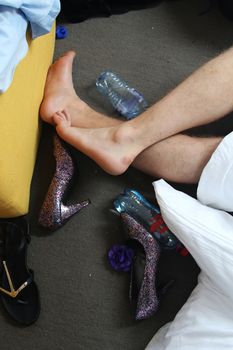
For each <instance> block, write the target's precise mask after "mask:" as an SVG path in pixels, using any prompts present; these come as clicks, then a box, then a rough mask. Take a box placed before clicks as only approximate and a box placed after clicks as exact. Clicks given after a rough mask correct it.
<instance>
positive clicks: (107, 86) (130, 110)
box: [96, 71, 148, 120]
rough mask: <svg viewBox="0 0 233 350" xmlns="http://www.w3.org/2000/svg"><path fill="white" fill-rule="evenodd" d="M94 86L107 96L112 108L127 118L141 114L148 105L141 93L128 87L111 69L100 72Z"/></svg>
mask: <svg viewBox="0 0 233 350" xmlns="http://www.w3.org/2000/svg"><path fill="white" fill-rule="evenodd" d="M96 87H97V90H98V91H99V92H100V93H102V94H103V95H104V96H106V97H107V99H108V100H109V102H110V103H111V104H112V106H113V108H115V109H116V110H117V111H118V112H119V113H120V114H121V115H122V116H124V117H125V118H126V119H128V120H129V119H132V118H134V117H136V116H137V115H139V114H141V113H142V112H144V111H145V109H146V108H147V107H148V104H147V102H146V100H145V98H144V97H143V96H142V94H140V93H139V92H138V91H137V90H135V89H133V88H131V87H129V86H128V85H127V83H126V82H125V81H123V80H121V79H120V78H119V77H118V76H117V75H116V74H114V73H113V72H111V71H105V72H103V73H101V74H100V76H99V77H98V79H97V80H96Z"/></svg>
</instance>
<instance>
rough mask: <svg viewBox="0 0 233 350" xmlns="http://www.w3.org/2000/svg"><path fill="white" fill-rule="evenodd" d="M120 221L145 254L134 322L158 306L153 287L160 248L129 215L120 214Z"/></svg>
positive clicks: (149, 314) (143, 317) (155, 309)
mask: <svg viewBox="0 0 233 350" xmlns="http://www.w3.org/2000/svg"><path fill="white" fill-rule="evenodd" d="M121 219H122V222H123V225H124V228H125V229H126V231H127V234H128V235H129V237H130V238H131V239H134V240H136V241H138V242H139V243H140V244H141V245H142V247H143V249H144V251H145V254H146V264H145V269H144V275H143V281H142V284H141V287H140V290H139V293H138V297H137V307H136V314H135V318H136V320H143V319H146V318H149V317H150V316H152V315H153V314H155V313H156V311H157V310H158V306H159V299H158V296H157V291H156V286H155V285H156V273H157V265H158V260H159V256H160V246H159V244H158V242H157V241H156V240H155V239H154V238H153V237H152V235H151V234H150V233H149V232H148V231H146V229H145V228H144V227H143V226H142V225H141V224H139V223H138V222H137V221H136V220H135V219H133V218H132V217H131V216H130V215H128V214H127V213H121ZM131 288H132V285H131Z"/></svg>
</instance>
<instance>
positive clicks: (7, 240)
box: [0, 219, 40, 326]
mask: <svg viewBox="0 0 233 350" xmlns="http://www.w3.org/2000/svg"><path fill="white" fill-rule="evenodd" d="M0 237H1V265H2V269H1V270H2V271H1V277H0V296H1V300H2V302H3V305H4V307H5V309H6V311H7V312H8V314H9V315H10V316H11V317H12V318H13V319H14V320H15V321H17V322H19V323H21V324H22V325H25V326H28V325H30V324H32V323H34V322H35V321H36V320H37V319H38V317H39V314H40V299H39V292H38V288H37V285H36V283H35V281H34V274H33V271H32V270H31V269H29V268H28V266H27V246H28V244H29V242H30V235H29V233H28V223H27V221H26V220H25V219H21V220H18V221H14V220H12V221H3V222H1V223H0Z"/></svg>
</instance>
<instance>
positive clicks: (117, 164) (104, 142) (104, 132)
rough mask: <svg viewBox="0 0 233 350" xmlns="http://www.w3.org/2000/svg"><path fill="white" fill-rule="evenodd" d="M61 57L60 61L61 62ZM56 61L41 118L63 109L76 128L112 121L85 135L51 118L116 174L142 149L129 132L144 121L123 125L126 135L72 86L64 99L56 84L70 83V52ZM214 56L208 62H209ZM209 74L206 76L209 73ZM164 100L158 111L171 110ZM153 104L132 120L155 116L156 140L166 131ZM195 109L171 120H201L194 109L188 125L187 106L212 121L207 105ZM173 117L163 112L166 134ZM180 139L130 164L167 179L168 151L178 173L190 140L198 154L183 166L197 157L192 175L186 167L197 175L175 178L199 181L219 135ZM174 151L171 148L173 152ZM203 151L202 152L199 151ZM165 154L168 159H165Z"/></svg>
mask: <svg viewBox="0 0 233 350" xmlns="http://www.w3.org/2000/svg"><path fill="white" fill-rule="evenodd" d="M229 51H230V50H229ZM225 59H226V58H225ZM228 59H229V58H228ZM60 60H62V64H60ZM60 60H58V62H56V63H55V64H54V65H53V66H52V68H51V70H50V74H49V75H48V81H47V84H46V87H47V89H46V90H47V91H46V90H45V98H44V101H43V104H42V106H41V114H42V118H43V119H44V120H46V121H50V122H51V121H52V114H53V112H55V111H56V110H65V111H67V112H69V113H68V114H69V115H71V121H72V125H77V126H81V127H90V126H92V128H93V127H94V128H96V127H99V126H100V125H101V126H103V127H106V126H111V125H115V128H110V129H106V128H103V129H101V130H86V133H83V130H80V129H74V128H72V129H69V130H72V133H71V134H70V133H69V132H68V133H67V131H69V130H67V123H63V124H61V123H60V122H61V120H56V122H57V123H58V124H59V123H60V124H59V126H58V132H60V136H62V137H63V138H64V139H66V140H67V141H68V142H70V143H71V144H73V145H74V146H76V147H77V148H79V149H81V150H82V151H84V152H85V153H87V154H88V155H89V156H90V157H92V158H93V159H94V160H96V161H97V162H98V163H99V164H100V165H101V166H102V167H103V168H104V169H105V170H106V171H108V172H110V173H112V174H118V173H121V172H122V171H124V170H125V169H126V168H127V167H128V165H129V164H130V163H131V162H132V161H133V159H134V158H135V156H136V155H137V153H139V152H140V151H139V150H140V147H142V145H140V143H139V145H137V142H135V141H138V140H137V138H136V140H135V138H134V137H133V135H134V136H136V135H138V134H139V135H140V133H141V129H143V125H141V128H139V127H137V123H136V126H132V125H130V123H131V122H129V123H125V124H124V126H125V125H126V124H128V125H129V128H128V127H127V128H128V129H131V132H130V134H129V135H127V128H125V127H124V128H125V130H124V128H122V126H121V125H120V122H119V121H118V120H115V119H111V118H105V121H104V123H103V117H104V116H102V115H101V114H98V113H96V112H95V111H93V110H92V109H91V108H90V107H88V106H87V105H86V104H85V103H84V102H82V101H81V100H80V99H79V98H78V97H77V95H75V92H74V90H72V91H73V92H74V94H72V100H71V99H69V100H67V92H65V94H64V89H63V90H62V89H61V88H60V83H61V82H62V85H63V86H64V85H66V84H67V80H68V82H69V83H70V82H71V84H72V76H71V68H72V60H73V54H71V53H68V55H66V56H64V57H63V58H61V59H60ZM215 60H217V59H215ZM215 60H213V62H214V61H215ZM65 62H67V66H68V69H64V65H65ZM215 64H216V63H214V65H215ZM203 70H204V74H203V76H204V78H205V79H204V82H205V83H206V84H207V82H206V81H205V80H208V79H207V77H206V72H205V70H206V69H203ZM210 71H211V69H210ZM196 74H197V73H196ZM67 75H69V79H67ZM198 75H199V74H198ZM208 75H209V73H208ZM194 77H195V74H194ZM189 79H190V78H189ZM189 79H188V80H189ZM188 80H187V81H186V82H187V88H188V87H189V85H190V83H189V81H188ZM193 80H194V83H195V84H191V88H192V85H193V86H194V87H195V85H196V86H197V85H198V84H197V82H196V81H195V79H193ZM197 80H200V78H198V79H197ZM53 82H54V84H53ZM71 84H70V86H68V88H67V90H69V89H71ZM184 84H185V82H184V83H183V84H181V85H180V87H182V85H184ZM224 84H225V83H224ZM51 85H53V86H51ZM72 89H73V85H72ZM176 90H178V92H177V97H179V95H182V93H180V91H179V87H178V88H177V89H176ZM181 90H182V89H181ZM183 90H184V91H183V92H185V89H183ZM196 90H201V89H198V88H197V87H196ZM200 93H201V91H199V95H200ZM173 94H174V93H171V94H169V95H168V97H169V96H171V98H170V100H171V101H173V100H174V96H173ZM212 94H213V93H212ZM175 95H176V94H175ZM186 95H189V94H188V92H187V91H186V94H185V95H184V96H186ZM193 95H194V96H193V99H194V100H195V98H196V96H195V94H193ZM57 96H60V100H61V99H62V100H63V104H62V105H59V103H60V101H58V102H59V103H57V104H55V103H54V101H57ZM70 96H71V94H70V93H69V97H70ZM189 97H190V96H189ZM166 99H167V98H164V99H163V100H162V101H161V102H160V104H161V105H164V108H162V109H161V110H162V111H163V110H166V107H167V109H168V110H169V108H171V105H170V107H169V103H166ZM191 100H192V99H191ZM64 101H65V103H64ZM168 102H169V99H168ZM178 102H179V99H178ZM226 102H227V101H226ZM186 104H187V101H186V102H185V100H184V101H182V104H181V106H179V105H178V106H176V107H177V108H172V111H170V115H173V114H174V115H177V112H176V110H177V109H178V110H179V109H180V110H183V112H184V110H185V108H184V105H186ZM203 104H204V105H205V103H204V102H203V101H202V105H203ZM157 105H158V104H157ZM157 105H155V106H153V107H152V108H151V109H150V110H148V111H147V112H146V113H144V114H143V115H142V116H141V117H138V118H137V119H135V122H136V121H137V120H140V119H141V120H143V118H144V117H145V115H147V118H148V119H146V120H150V119H155V117H156V116H157V119H158V121H159V120H160V122H158V125H159V123H160V124H161V128H159V129H157V128H156V129H155V128H153V130H154V129H155V130H154V131H155V132H154V134H155V136H156V135H157V136H156V137H157V138H158V139H159V138H163V137H166V133H167V130H164V131H163V130H162V127H163V126H164V122H163V120H162V119H161V118H160V113H156V109H157V108H158V107H157ZM48 107H49V108H48ZM168 107H169V108H168ZM194 107H195V103H194V102H193V104H191V108H187V111H186V113H185V114H186V115H187V117H188V118H186V119H185V120H184V118H178V115H177V117H176V118H175V119H177V120H178V121H180V120H182V121H183V124H185V125H186V126H185V127H184V128H186V127H190V126H194V125H197V124H200V120H201V118H200V117H198V114H196V113H195V115H197V117H196V118H193V119H194V124H192V123H191V125H189V126H188V124H187V119H188V120H189V122H192V120H190V116H191V112H190V109H191V111H193V113H194V112H195V111H196V110H200V113H201V114H202V119H203V120H204V121H205V122H208V121H210V120H213V119H217V116H216V115H217V114H216V115H214V116H213V115H212V116H211V117H209V116H208V113H207V112H206V108H204V111H201V108H200V106H199V105H198V108H195V111H194ZM217 107H218V106H216V108H217ZM219 107H221V106H219ZM216 108H215V109H216ZM228 108H229V106H228ZM217 109H218V110H219V109H220V108H217ZM221 109H222V110H221V114H224V113H225V112H226V106H225V109H224V108H222V107H221ZM223 110H224V112H223ZM151 111H153V113H151ZM227 111H228V110H227ZM175 112H176V113H175ZM209 112H210V111H209ZM215 112H216V110H215ZM161 113H162V112H161ZM212 114H213V112H212ZM93 117H94V118H93ZM203 117H204V118H203ZM173 119H174V118H166V114H165V115H164V120H166V121H167V124H168V127H167V129H168V130H169V129H170V132H171V129H172V128H171V125H170V126H169V123H168V121H169V120H171V123H170V124H174V122H173ZM146 120H145V121H143V124H146ZM196 120H198V123H197V124H196ZM131 124H132V123H131ZM149 124H151V121H150V122H149ZM153 124H154V126H156V124H157V122H155V121H154V122H153ZM180 124H181V123H180ZM139 126H140V124H139ZM144 126H145V125H144ZM174 126H175V124H174ZM63 127H64V128H63ZM144 129H145V128H144ZM117 130H118V131H117ZM119 131H120V132H119ZM128 131H129V130H128ZM148 131H150V132H148ZM117 134H118V135H117ZM71 135H72V137H70V136H71ZM131 135H132V137H131ZM89 136H91V139H89ZM142 136H143V135H142ZM142 136H141V138H142V139H143V137H142ZM146 136H147V138H149V137H148V136H151V128H149V129H148V128H147V130H146ZM155 136H154V137H155ZM77 137H78V138H77ZM103 137H104V139H103ZM156 137H155V140H156ZM185 140H186V142H185V145H184V144H183V142H184V136H181V139H180V137H179V136H176V137H175V138H174V139H173V140H172V142H170V141H169V139H168V140H166V141H164V142H166V143H165V144H162V143H160V144H158V145H159V148H157V150H156V148H155V149H154V147H155V146H156V145H154V146H152V147H150V148H147V149H146V150H145V151H144V152H143V154H142V155H140V156H139V157H138V158H137V159H136V161H135V163H134V165H136V166H137V167H138V168H140V169H141V170H144V171H146V172H148V173H150V174H151V175H153V176H154V175H159V174H161V176H163V177H165V178H168V177H169V174H168V171H167V172H166V173H167V175H163V174H164V170H166V169H168V168H169V169H171V166H172V165H173V168H174V165H175V164H174V157H173V154H174V153H175V154H176V158H175V161H176V162H177V160H178V159H180V161H179V162H178V164H177V166H175V168H177V169H180V171H181V170H182V172H183V170H184V167H183V166H182V162H183V161H184V159H185V154H186V153H187V152H185V151H187V150H188V149H189V148H188V143H189V141H192V142H191V144H190V145H192V147H190V151H192V153H193V154H194V153H195V154H197V155H200V157H199V158H198V157H193V154H192V157H189V155H188V154H187V157H186V164H188V163H189V162H190V159H191V158H195V159H196V158H198V159H197V168H195V169H196V171H194V172H193V171H192V173H191V171H190V175H191V174H196V175H195V176H194V175H193V176H190V177H189V175H188V172H187V171H185V172H184V174H182V176H181V177H180V179H181V180H180V181H184V178H186V182H195V181H197V180H198V176H199V175H198V174H200V172H201V170H202V168H203V166H204V165H205V163H206V162H207V160H208V159H209V156H210V154H211V153H212V152H213V150H214V149H215V148H216V146H217V144H218V143H219V141H220V139H217V138H214V139H211V140H208V141H207V140H205V141H204V140H201V139H196V138H195V141H194V138H188V137H187V136H186V137H185ZM188 140H189V141H188ZM119 141H120V145H119ZM125 141H127V142H126V145H124V143H125ZM146 142H147V144H148V140H146ZM150 142H151V141H150ZM100 143H101V145H100ZM127 143H128V144H130V143H131V149H130V147H128V149H127V147H125V146H127ZM162 145H163V146H162ZM175 145H176V146H175ZM178 145H179V146H178ZM115 146H118V147H115ZM119 146H120V147H119ZM132 146H133V147H132ZM134 146H136V147H134ZM139 146H140V147H139ZM164 146H166V154H164V153H163V151H161V150H162V149H163V148H164ZM174 146H175V148H174ZM204 146H205V147H204ZM145 147H146V146H145V145H144V146H143V148H144V149H145ZM169 147H170V148H169ZM196 147H197V150H196V152H195V148H196ZM103 148H104V149H103ZM114 148H115V150H114ZM116 148H118V149H116ZM125 148H126V150H125ZM143 148H142V149H143ZM173 149H175V150H176V152H174V151H173ZM203 149H204V150H206V151H203ZM129 150H130V152H131V154H130V152H128V151H129ZM135 150H136V152H135ZM158 150H159V151H158ZM112 151H113V152H112ZM145 152H148V153H145ZM146 154H148V157H146ZM149 154H150V156H149ZM166 155H167V156H166ZM169 155H170V159H168V158H169ZM178 155H180V157H178ZM181 155H182V156H181ZM119 156H120V158H119ZM114 157H115V158H114ZM145 159H147V161H145ZM154 159H155V160H156V159H160V160H163V164H165V163H166V162H165V159H167V161H169V164H170V165H169V166H168V167H166V166H164V167H162V166H161V165H160V164H158V163H157V162H156V161H155V160H154ZM187 159H189V162H187ZM152 162H153V163H152ZM113 163H114V167H113V166H112V164H113ZM148 164H149V165H148ZM152 164H154V167H152V166H151V165H152ZM147 165H148V166H147ZM194 167H195V165H194ZM153 168H154V170H152V169H153ZM188 168H190V166H187V169H188ZM156 169H157V170H156ZM173 174H174V172H173ZM176 174H177V177H178V179H173V178H171V180H174V181H179V173H176ZM170 175H172V173H170ZM171 177H172V176H171Z"/></svg>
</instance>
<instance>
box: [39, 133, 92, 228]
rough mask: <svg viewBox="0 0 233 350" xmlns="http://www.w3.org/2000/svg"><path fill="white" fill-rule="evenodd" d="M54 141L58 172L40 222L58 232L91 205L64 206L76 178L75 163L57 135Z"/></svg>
mask: <svg viewBox="0 0 233 350" xmlns="http://www.w3.org/2000/svg"><path fill="white" fill-rule="evenodd" d="M53 141H54V152H53V154H54V156H55V159H56V171H55V174H54V177H53V179H52V182H51V184H50V186H49V189H48V192H47V194H46V198H45V200H44V203H43V205H42V207H41V210H40V214H39V220H38V221H39V224H40V225H41V226H43V227H45V228H48V229H50V230H56V229H58V228H59V227H61V226H62V225H64V224H65V223H66V222H67V220H68V219H69V218H70V217H71V216H72V215H74V214H75V213H77V212H78V211H80V210H81V209H82V208H84V207H86V206H87V205H88V204H89V203H90V201H89V200H85V201H83V202H81V203H77V204H73V205H69V206H66V205H64V204H63V202H62V201H63V199H64V195H65V194H66V192H67V189H68V187H69V186H70V183H71V181H72V179H73V176H74V162H73V160H72V158H71V156H70V154H69V153H68V151H67V150H66V149H65V147H64V146H63V144H62V141H61V140H60V139H59V137H58V136H57V135H56V134H55V135H54V139H53Z"/></svg>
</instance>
